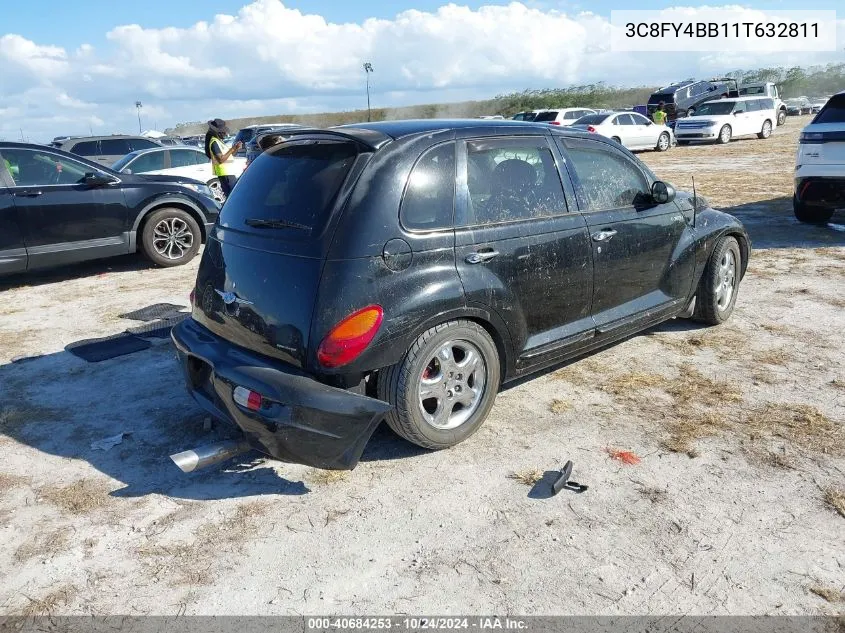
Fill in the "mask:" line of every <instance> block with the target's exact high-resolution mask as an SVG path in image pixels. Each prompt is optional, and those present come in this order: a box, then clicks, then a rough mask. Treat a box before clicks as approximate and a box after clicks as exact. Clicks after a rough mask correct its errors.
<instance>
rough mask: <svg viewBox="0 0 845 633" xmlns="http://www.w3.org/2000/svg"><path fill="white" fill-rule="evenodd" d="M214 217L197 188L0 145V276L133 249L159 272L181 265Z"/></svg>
mask: <svg viewBox="0 0 845 633" xmlns="http://www.w3.org/2000/svg"><path fill="white" fill-rule="evenodd" d="M218 211H219V208H218V206H217V203H216V202H214V199H213V198H212V197H211V190H210V189H209V188H208V185H206V184H205V183H203V182H199V181H195V180H191V179H188V178H180V177H176V176H143V175H129V174H118V173H117V172H114V171H112V170H111V169H109V168H107V167H104V166H103V165H98V164H97V163H93V162H91V161H88V160H85V159H84V158H80V157H79V156H73V155H72V154H68V153H67V152H63V151H61V150H58V149H53V148H50V147H45V146H43V145H29V144H25V143H7V142H0V275H4V274H7V273H17V272H24V271H28V270H33V269H36V268H47V267H52V266H60V265H63V264H69V263H72V262H78V261H83V260H87V259H97V258H100V257H110V256H112V255H123V254H126V253H134V252H136V251H137V250H141V251H143V252H144V254H145V255H147V257H149V259H151V260H152V261H153V262H155V263H156V264H158V265H160V266H177V265H179V264H184V263H186V262H188V261H190V260H191V259H192V258H193V257H194V255H196V254H197V251H198V250H199V247H200V243H201V242H202V241H203V240H204V239H205V237H206V235H207V233H208V230H209V227H210V226H211V225H212V224H213V223H214V221H215V220H216V219H217V214H218Z"/></svg>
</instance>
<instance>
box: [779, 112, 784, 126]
mask: <svg viewBox="0 0 845 633" xmlns="http://www.w3.org/2000/svg"><path fill="white" fill-rule="evenodd" d="M784 123H786V110H778V126H781V125H783V124H784Z"/></svg>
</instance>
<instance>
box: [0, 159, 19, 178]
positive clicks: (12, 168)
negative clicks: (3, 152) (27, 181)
mask: <svg viewBox="0 0 845 633" xmlns="http://www.w3.org/2000/svg"><path fill="white" fill-rule="evenodd" d="M3 162H5V163H6V169H8V170H9V175H10V176H11V177H12V180H16V179H17V177H19V176H20V170H19V169H18V166H17V165H13V164H12V163H11V161H9V159H8V158H4V159H3Z"/></svg>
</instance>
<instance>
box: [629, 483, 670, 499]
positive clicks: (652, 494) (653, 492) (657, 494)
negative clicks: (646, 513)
mask: <svg viewBox="0 0 845 633" xmlns="http://www.w3.org/2000/svg"><path fill="white" fill-rule="evenodd" d="M637 492H639V493H640V494H641V495H642V496H643V497H645V498H646V499H648V500H649V501H651V502H652V503H660V502H661V501H665V500H666V496H667V495H668V494H669V491H668V490H666V489H665V488H658V487H657V486H645V485H643V484H638V485H637Z"/></svg>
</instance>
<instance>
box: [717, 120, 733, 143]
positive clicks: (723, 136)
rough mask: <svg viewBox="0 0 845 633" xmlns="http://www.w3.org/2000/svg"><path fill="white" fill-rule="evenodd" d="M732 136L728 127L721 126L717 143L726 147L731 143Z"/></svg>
mask: <svg viewBox="0 0 845 633" xmlns="http://www.w3.org/2000/svg"><path fill="white" fill-rule="evenodd" d="M732 135H733V130H731V126H730V125H723V126H722V129H721V130H719V143H721V144H722V145H726V144H728V143H730V142H731V136H732Z"/></svg>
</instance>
